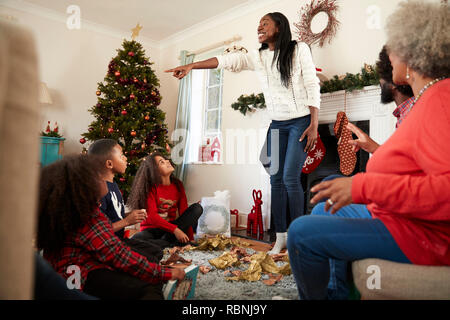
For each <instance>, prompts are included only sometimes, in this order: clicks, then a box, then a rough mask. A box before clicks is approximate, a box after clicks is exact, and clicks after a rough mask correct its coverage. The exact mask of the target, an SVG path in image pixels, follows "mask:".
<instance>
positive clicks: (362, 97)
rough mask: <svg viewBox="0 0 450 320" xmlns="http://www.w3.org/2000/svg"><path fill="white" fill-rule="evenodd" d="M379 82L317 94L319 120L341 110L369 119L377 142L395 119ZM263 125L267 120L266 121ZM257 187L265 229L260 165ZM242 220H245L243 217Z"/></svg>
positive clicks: (266, 193) (266, 181) (264, 180)
mask: <svg viewBox="0 0 450 320" xmlns="http://www.w3.org/2000/svg"><path fill="white" fill-rule="evenodd" d="M380 94H381V89H380V87H379V86H368V87H364V88H363V89H361V90H354V91H352V92H345V91H344V90H341V91H336V92H331V93H324V94H322V95H321V103H320V111H319V124H326V123H334V122H336V115H337V113H338V112H339V111H344V106H345V103H346V114H347V117H348V119H349V121H351V122H353V121H363V120H369V127H370V129H369V130H370V137H371V138H372V139H373V140H375V141H376V142H378V143H379V144H382V143H384V142H385V141H386V140H387V139H388V138H389V137H390V136H391V135H392V133H393V132H394V130H395V123H396V121H397V119H396V118H395V117H394V116H393V115H392V111H394V109H395V104H394V103H389V104H382V103H381V101H380V100H381V98H380ZM266 123H267V125H265V126H264V127H265V128H267V127H268V125H269V122H266ZM261 190H262V193H263V199H264V201H263V206H262V213H263V220H264V226H265V228H266V229H268V228H269V226H270V214H269V212H270V177H269V175H268V174H267V173H266V172H265V170H264V169H263V168H262V166H261ZM243 223H246V222H245V221H244V222H243Z"/></svg>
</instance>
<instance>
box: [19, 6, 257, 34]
mask: <svg viewBox="0 0 450 320" xmlns="http://www.w3.org/2000/svg"><path fill="white" fill-rule="evenodd" d="M22 2H25V3H30V4H32V5H35V6H39V7H43V8H45V9H49V10H52V11H55V12H57V13H58V14H61V15H68V13H66V10H67V8H68V7H69V6H70V5H78V6H79V7H80V11H81V19H82V20H84V21H89V22H93V23H96V24H99V25H104V26H108V27H111V28H114V29H118V30H120V31H123V32H129V31H130V29H131V28H133V27H135V26H136V24H137V23H138V22H139V23H140V25H141V26H143V29H142V30H141V32H140V34H139V35H140V36H143V37H145V38H147V39H150V40H152V41H155V42H160V41H162V40H164V39H166V38H168V37H170V36H173V35H175V34H177V33H180V32H182V31H183V30H185V29H187V28H190V27H192V26H194V25H196V24H199V23H201V22H202V21H205V20H208V19H210V18H212V17H214V16H218V15H221V14H223V13H225V12H226V11H229V10H231V9H236V7H238V6H242V5H246V4H249V3H254V2H255V0H126V1H125V0H58V1H55V0H26V1H22Z"/></svg>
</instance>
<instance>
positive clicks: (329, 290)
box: [287, 176, 411, 300]
mask: <svg viewBox="0 0 450 320" xmlns="http://www.w3.org/2000/svg"><path fill="white" fill-rule="evenodd" d="M333 178H339V176H332V177H328V178H326V179H324V180H332V179H333ZM324 207H325V203H324V202H320V203H318V204H317V205H316V206H315V207H314V209H313V211H312V213H311V215H309V216H303V217H300V218H298V219H297V220H295V221H294V222H292V224H291V226H290V228H289V234H288V243H287V247H288V251H289V260H290V262H291V268H292V273H293V275H294V278H295V281H296V283H297V288H298V291H299V296H300V299H307V300H310V299H339V300H342V299H347V297H348V294H349V284H350V279H349V278H348V275H349V271H350V269H349V263H350V262H352V261H356V260H362V259H367V258H378V259H385V260H389V261H394V262H400V263H411V262H410V261H409V260H408V258H407V257H406V256H405V255H404V254H403V252H402V251H401V249H400V248H399V246H398V245H397V243H396V242H395V240H394V238H393V237H392V235H391V234H390V232H389V230H388V229H387V228H386V227H385V225H384V224H383V222H381V220H379V219H373V218H372V216H371V214H370V212H369V211H368V210H367V208H366V206H365V205H360V204H351V205H348V206H345V207H343V208H341V209H340V210H338V211H337V212H336V213H335V214H331V213H330V211H325V210H324Z"/></svg>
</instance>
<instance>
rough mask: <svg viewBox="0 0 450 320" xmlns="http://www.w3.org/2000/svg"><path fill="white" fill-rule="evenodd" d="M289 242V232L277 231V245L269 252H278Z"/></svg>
mask: <svg viewBox="0 0 450 320" xmlns="http://www.w3.org/2000/svg"><path fill="white" fill-rule="evenodd" d="M286 244H287V232H277V240H276V241H275V245H274V246H273V248H272V250H270V251H269V252H268V254H278V253H280V252H281V250H283V249H285V248H286Z"/></svg>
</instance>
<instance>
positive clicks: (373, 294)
mask: <svg viewBox="0 0 450 320" xmlns="http://www.w3.org/2000/svg"><path fill="white" fill-rule="evenodd" d="M352 273H353V281H354V283H355V286H356V288H357V290H358V291H359V293H360V295H361V299H364V300H399V299H400V300H450V266H419V265H411V264H405V263H396V262H391V261H386V260H381V259H365V260H359V261H354V262H353V263H352ZM376 277H378V278H379V279H376Z"/></svg>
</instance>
